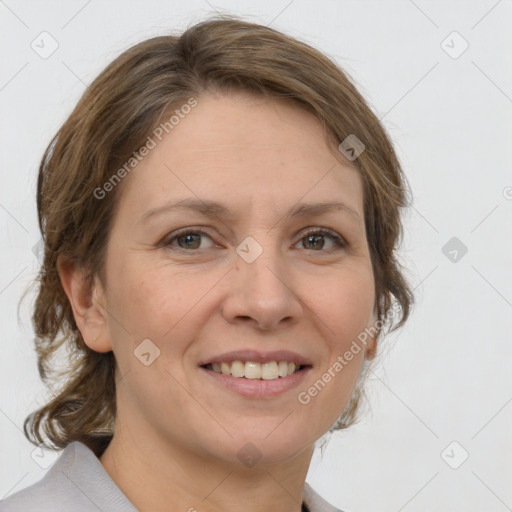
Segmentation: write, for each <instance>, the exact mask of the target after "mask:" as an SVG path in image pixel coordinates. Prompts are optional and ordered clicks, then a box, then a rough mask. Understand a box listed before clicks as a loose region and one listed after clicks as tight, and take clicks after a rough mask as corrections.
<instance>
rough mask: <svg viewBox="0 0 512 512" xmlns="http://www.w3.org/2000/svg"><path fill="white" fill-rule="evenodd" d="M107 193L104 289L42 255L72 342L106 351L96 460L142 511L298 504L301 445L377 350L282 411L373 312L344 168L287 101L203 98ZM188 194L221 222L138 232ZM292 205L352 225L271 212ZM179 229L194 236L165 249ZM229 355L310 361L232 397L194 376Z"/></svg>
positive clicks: (166, 224) (293, 507) (359, 196)
mask: <svg viewBox="0 0 512 512" xmlns="http://www.w3.org/2000/svg"><path fill="white" fill-rule="evenodd" d="M119 186H122V194H121V196H120V203H119V205H118V206H119V207H118V209H117V210H116V214H115V217H114V222H113V225H112V229H111V233H110V238H109V241H108V246H107V253H106V263H105V265H106V267H105V270H106V272H105V275H106V283H101V282H100V280H99V279H96V280H95V282H94V284H93V286H91V287H89V288H88V287H87V286H86V285H85V283H84V281H83V272H82V270H81V269H80V268H78V267H73V266H71V265H70V264H68V263H65V262H63V261H61V260H59V273H60V276H61V281H62V284H63V287H64V289H65V291H66V294H67V295H68V297H69V300H70V302H71V304H72V307H73V311H74V315H75V319H76V321H77V325H78V327H79V329H80V331H81V333H82V335H83V337H84V340H85V342H86V343H87V345H88V346H89V347H90V348H91V349H93V350H96V351H98V352H107V351H110V350H113V352H114V355H115V358H116V362H117V368H116V382H117V388H116V389H117V408H118V412H117V418H116V426H115V431H114V438H113V440H112V442H111V443H110V445H109V446H108V448H107V450H106V451H105V453H104V454H103V455H102V456H101V457H100V461H101V464H102V465H103V466H104V468H105V470H106V471H107V472H108V473H109V474H110V476H111V477H112V478H113V480H114V481H115V482H116V483H117V485H118V486H119V487H120V488H121V490H122V491H123V492H124V493H125V494H126V496H127V497H128V498H129V499H130V500H131V501H132V502H133V503H134V505H135V506H136V507H137V508H138V509H139V510H141V511H150V510H151V511H157V512H158V511H164V510H165V511H168V510H183V511H186V510H191V509H192V510H193V509H194V508H195V509H197V510H201V511H203V510H204V511H214V510H215V511H217V510H218V511H220V510H222V511H224V512H230V511H235V510H237V511H238V510H240V506H242V507H243V510H244V511H246V512H256V511H265V512H266V511H268V510H280V511H282V512H299V511H300V509H301V503H302V498H303V487H304V482H305V478H306V474H307V471H308V467H309V464H310V461H311V457H312V455H313V450H314V443H315V441H317V440H318V439H319V438H320V437H321V436H322V435H323V434H324V433H325V432H327V430H328V429H329V428H330V427H331V426H332V425H333V424H334V422H335V421H336V419H337V418H338V417H339V415H340V414H341V412H342V411H343V409H344V408H345V406H346V404H347V402H348V400H349V398H350V396H351V394H352V391H353V389H354V387H355V385H356V381H357V378H358V375H359V373H360V369H361V365H362V363H363V360H364V358H365V357H366V358H371V357H373V356H374V354H375V350H376V340H375V339H372V338H368V340H367V343H366V346H365V347H363V350H361V351H360V352H359V353H358V354H355V355H354V357H353V359H352V361H350V363H348V364H347V365H346V366H345V367H344V368H343V370H342V371H340V372H338V373H336V376H335V377H333V378H332V379H331V381H330V382H329V383H328V384H327V385H326V386H325V387H324V388H323V389H322V390H321V391H320V392H319V393H318V394H317V396H315V397H313V398H311V401H310V402H309V403H308V404H306V405H303V404H301V403H299V401H298V399H297V395H298V393H299V392H301V391H305V390H306V391H307V389H308V388H309V387H310V386H312V384H313V383H314V382H315V381H317V380H318V379H319V378H320V377H321V376H322V374H323V373H324V372H325V371H327V370H328V368H329V367H332V365H333V363H334V361H336V358H337V357H338V356H340V355H342V354H344V353H345V352H346V350H347V349H348V348H349V347H350V345H351V343H352V342H353V340H355V339H356V337H357V335H358V334H359V333H361V332H362V331H363V330H364V329H365V328H366V327H370V326H372V325H373V324H374V323H375V320H376V318H375V316H374V313H375V310H374V307H375V294H374V276H373V272H372V265H371V260H370V254H369V249H368V243H367V240H366V233H365V226H364V210H363V188H362V181H361V178H360V175H359V173H358V171H357V170H356V169H355V168H353V167H351V166H350V165H349V163H348V161H344V160H343V159H342V157H341V156H340V155H336V154H334V153H333V151H332V150H331V149H330V148H329V147H328V145H327V142H326V140H325V136H324V132H323V129H322V126H321V124H320V122H319V121H318V120H317V119H316V118H315V117H314V116H313V115H312V114H310V113H308V112H306V111H304V110H302V109H300V108H298V107H297V106H294V105H293V104H289V103H286V102H284V101H269V100H266V99H263V98H261V97H256V96H253V95H250V94H248V93H236V94H231V95H229V96H227V95H222V96H221V95H214V94H211V93H209V94H207V95H204V96H201V97H200V98H198V105H197V106H196V107H195V108H194V109H192V111H191V113H190V114H188V115H187V116H186V117H185V118H184V119H182V120H181V121H180V123H179V124H178V125H177V126H175V128H174V129H173V130H172V131H171V132H170V133H169V134H168V135H167V136H166V137H165V138H164V139H163V140H162V142H160V143H159V144H158V145H157V147H156V148H154V149H152V150H151V151H150V153H149V155H148V156H146V157H145V158H144V160H143V161H142V162H141V163H140V164H139V165H138V166H137V167H136V168H135V169H134V170H133V171H132V172H131V174H130V175H128V176H127V177H126V178H125V179H124V181H123V182H122V184H121V185H119ZM119 192H121V191H119ZM189 197H191V198H195V199H197V198H200V199H203V200H216V201H219V202H222V203H225V204H226V205H227V206H228V207H229V208H230V209H231V210H232V211H233V212H234V216H233V218H231V219H222V220H220V219H218V218H208V217H204V216H202V215H201V214H199V213H195V212H193V211H186V210H182V211H175V212H172V213H171V212H170V213H166V214H163V215H161V216H157V217H154V218H152V219H151V220H150V221H148V222H147V223H142V222H139V221H140V218H141V216H142V215H143V214H144V213H145V212H146V211H147V210H149V209H151V208H155V207H158V206H161V205H163V204H165V203H167V202H168V201H170V200H179V199H183V198H189ZM104 200H108V196H107V198H106V199H104ZM299 201H304V202H308V203H309V202H311V203H316V202H321V201H343V202H344V203H345V204H347V205H348V206H350V208H352V209H353V210H355V212H356V213H357V214H358V216H359V217H358V218H357V217H352V216H350V215H349V214H347V213H345V212H342V211H334V212H330V213H326V214H324V215H321V216H316V217H307V218H295V219H293V218H290V217H286V216H285V212H286V211H287V210H288V209H289V208H290V207H292V206H294V205H295V204H296V203H297V202H299ZM184 227H192V228H196V231H197V229H198V228H201V229H203V230H204V231H205V232H206V234H205V235H200V237H197V236H196V238H194V239H192V241H190V240H187V239H186V237H185V239H184V238H183V237H182V238H181V239H174V241H172V242H171V241H170V238H172V236H173V233H174V232H176V231H177V230H178V229H180V228H184ZM306 228H318V229H320V228H330V229H332V230H334V231H335V232H336V233H338V234H340V235H341V236H342V237H343V238H344V239H345V242H346V245H345V247H343V248H338V247H337V246H336V243H335V240H334V239H331V238H330V237H329V236H324V238H320V244H319V246H317V247H314V246H313V245H312V244H308V239H307V238H304V237H305V234H304V233H305V232H306V231H309V229H308V230H306ZM192 231H194V230H193V229H192ZM168 235H171V236H168ZM247 236H251V237H253V238H254V239H255V240H256V241H257V242H258V244H259V245H260V246H261V247H262V249H263V253H262V254H261V255H260V256H258V257H257V258H256V259H255V261H253V262H252V263H247V262H246V261H245V260H244V259H242V258H241V257H240V256H239V255H238V254H237V252H236V248H237V246H238V245H239V244H240V243H241V242H242V241H243V240H244V239H245V238H246V237H247ZM166 237H167V239H168V240H169V243H168V246H167V247H166V246H164V244H163V243H161V241H162V240H163V239H164V238H166ZM322 240H323V244H324V245H323V246H322V245H321V243H322ZM189 247H192V248H189ZM145 339H150V340H151V341H152V343H154V344H155V345H156V346H157V347H158V348H159V350H160V355H159V357H157V358H156V359H155V360H154V361H153V362H152V363H151V364H150V365H148V366H145V365H144V364H142V363H141V361H140V360H139V359H138V358H137V357H135V356H134V350H135V349H136V348H137V346H138V345H139V344H140V343H141V341H142V340H145ZM239 349H256V350H261V351H270V350H279V349H288V350H293V351H296V352H298V353H300V354H303V355H305V356H307V357H309V358H310V360H311V362H312V369H311V370H310V371H309V373H308V375H307V378H306V380H305V381H304V382H303V383H301V385H300V386H298V387H297V388H294V389H292V390H288V391H286V392H285V393H284V394H282V395H280V396H277V397H274V398H266V399H256V398H246V397H242V396H240V395H238V394H236V393H234V392H233V391H230V390H227V389H224V388H222V387H221V386H219V385H217V384H214V383H212V379H211V378H210V377H209V376H205V375H204V372H203V370H200V369H199V367H198V362H199V361H200V360H201V359H204V358H206V357H212V356H215V355H218V354H222V353H224V352H228V351H232V350H239ZM248 442H251V443H253V444H254V445H255V446H256V447H257V449H258V451H259V453H260V455H261V459H260V460H259V461H258V462H257V463H256V464H255V465H254V466H252V467H248V466H246V465H244V464H243V463H242V462H241V461H240V459H239V458H238V457H237V453H238V452H239V450H240V449H241V448H242V447H244V445H245V444H246V443H248Z"/></svg>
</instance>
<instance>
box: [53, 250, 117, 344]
mask: <svg viewBox="0 0 512 512" xmlns="http://www.w3.org/2000/svg"><path fill="white" fill-rule="evenodd" d="M57 270H58V272H59V277H60V281H61V284H62V287H63V289H64V292H65V293H66V295H67V297H68V300H69V302H70V304H71V308H72V310H73V316H74V317H75V322H76V325H77V326H78V329H79V330H80V333H81V334H82V338H83V339H84V342H85V344H86V345H87V346H88V347H89V348H90V349H91V350H94V351H95V352H109V351H111V350H112V345H111V342H110V337H109V335H108V324H107V315H106V310H105V307H104V303H103V297H104V292H103V288H102V286H101V283H100V281H99V279H98V278H97V277H95V278H94V282H91V281H90V280H88V279H86V275H85V272H84V270H83V269H82V268H80V267H79V266H78V265H77V264H76V263H75V262H73V261H71V260H69V259H67V260H66V259H64V257H63V256H59V258H58V261H57Z"/></svg>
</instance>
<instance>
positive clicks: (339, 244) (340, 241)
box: [162, 228, 346, 253]
mask: <svg viewBox="0 0 512 512" xmlns="http://www.w3.org/2000/svg"><path fill="white" fill-rule="evenodd" d="M189 234H194V235H197V234H199V235H206V236H207V237H208V238H210V239H211V236H210V235H208V233H206V232H205V231H203V230H202V229H194V228H183V229H182V230H179V231H177V232H175V233H174V234H173V236H172V237H171V238H166V239H164V240H163V242H162V246H164V247H167V248H170V249H171V250H174V249H177V250H178V251H181V252H197V251H199V250H200V249H183V248H182V247H171V244H172V242H173V241H174V240H176V239H178V238H180V237H182V236H185V235H189ZM309 235H321V236H325V235H327V236H329V237H330V238H332V239H333V240H334V242H335V244H336V247H335V248H333V249H327V250H318V251H314V250H312V252H326V253H330V252H332V251H336V250H341V249H344V248H345V247H346V241H345V239H344V238H343V237H342V236H340V235H338V234H337V233H336V232H335V231H332V230H330V229H328V228H315V229H311V230H309V231H306V232H305V233H304V234H303V235H302V237H301V238H300V239H299V240H298V242H300V241H301V240H302V239H304V238H306V237H307V236H309ZM304 250H305V251H307V250H308V249H304Z"/></svg>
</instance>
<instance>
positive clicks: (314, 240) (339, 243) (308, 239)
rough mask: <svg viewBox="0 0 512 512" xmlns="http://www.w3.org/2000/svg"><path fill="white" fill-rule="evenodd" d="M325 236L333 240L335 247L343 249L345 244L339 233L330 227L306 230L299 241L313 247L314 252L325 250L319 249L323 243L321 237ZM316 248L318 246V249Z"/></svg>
mask: <svg viewBox="0 0 512 512" xmlns="http://www.w3.org/2000/svg"><path fill="white" fill-rule="evenodd" d="M326 237H327V238H330V239H331V240H333V241H334V245H335V249H343V248H344V247H345V246H346V242H345V240H344V239H343V238H342V237H341V236H340V235H338V234H337V233H336V232H335V231H331V230H330V229H326V228H321V229H313V230H310V231H308V232H307V233H306V234H305V235H303V236H302V238H301V239H300V240H299V242H302V243H303V245H307V246H309V247H310V248H313V249H315V250H316V252H327V251H321V249H322V248H323V247H324V245H325V242H323V240H322V239H324V238H326ZM318 248H320V250H317V249H318ZM331 250H332V249H331Z"/></svg>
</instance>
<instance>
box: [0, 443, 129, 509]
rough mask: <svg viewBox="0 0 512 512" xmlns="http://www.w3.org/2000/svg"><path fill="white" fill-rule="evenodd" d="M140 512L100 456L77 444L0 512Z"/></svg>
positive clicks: (3, 503)
mask: <svg viewBox="0 0 512 512" xmlns="http://www.w3.org/2000/svg"><path fill="white" fill-rule="evenodd" d="M98 509H99V510H102V511H104V512H107V511H108V512H118V511H121V510H122V511H123V512H124V511H126V512H136V511H137V509H136V508H135V507H134V506H133V504H132V503H131V502H129V501H128V499H127V498H126V496H125V495H124V494H123V493H122V492H121V490H120V489H119V488H118V487H117V486H116V484H115V483H114V481H113V480H112V479H111V478H110V476H109V475H108V473H107V472H106V471H105V469H104V468H103V466H102V465H101V462H100V461H99V459H98V458H97V457H96V455H95V454H94V453H93V452H92V451H91V450H90V449H89V448H88V447H87V446H86V445H85V444H83V443H80V442H78V441H75V442H73V443H71V444H70V445H69V446H67V447H66V449H65V450H64V451H63V452H62V453H61V454H60V456H59V458H58V459H57V460H56V461H55V463H54V464H53V465H52V466H51V467H50V469H49V470H48V471H47V473H46V474H45V476H44V477H43V478H42V479H41V480H39V481H38V482H36V483H35V484H32V485H30V486H29V487H26V488H25V489H22V490H21V491H18V492H16V493H14V494H12V495H11V496H9V497H8V498H6V499H4V500H2V501H0V512H50V511H51V512H61V511H62V512H64V511H66V512H68V511H69V510H73V511H74V512H92V511H94V512H97V511H98Z"/></svg>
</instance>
